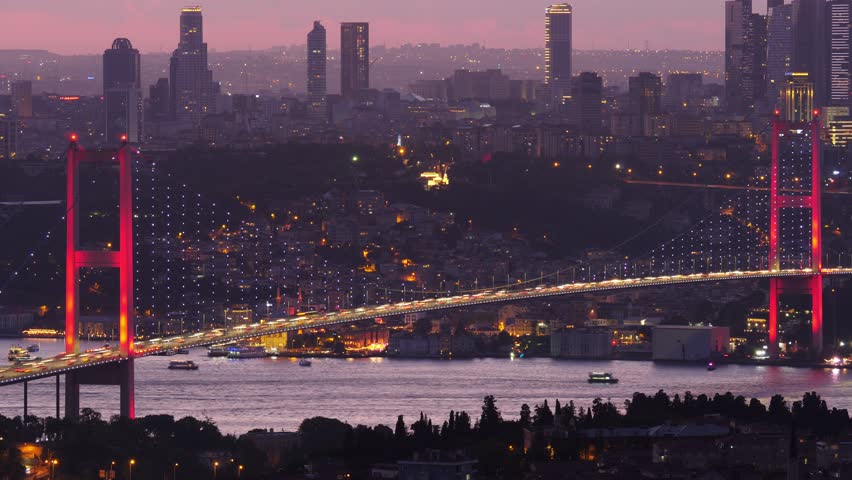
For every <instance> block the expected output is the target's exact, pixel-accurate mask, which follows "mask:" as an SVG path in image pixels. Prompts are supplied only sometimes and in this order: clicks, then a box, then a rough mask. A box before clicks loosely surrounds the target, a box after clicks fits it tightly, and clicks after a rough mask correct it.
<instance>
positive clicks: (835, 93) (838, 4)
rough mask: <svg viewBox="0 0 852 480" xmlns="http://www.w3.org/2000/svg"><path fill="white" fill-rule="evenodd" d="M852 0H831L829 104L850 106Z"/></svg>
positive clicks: (829, 7)
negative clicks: (851, 15) (851, 9)
mask: <svg viewBox="0 0 852 480" xmlns="http://www.w3.org/2000/svg"><path fill="white" fill-rule="evenodd" d="M851 4H852V2H850V0H831V2H830V3H829V4H828V21H829V28H828V34H829V48H830V57H829V77H828V79H829V84H828V95H827V103H826V104H827V105H831V106H842V107H848V106H849V94H850V78H849V76H850V72H849V68H850V43H849V42H850V20H852V18H850V8H851V7H852V5H851Z"/></svg>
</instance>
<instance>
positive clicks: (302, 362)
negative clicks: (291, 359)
mask: <svg viewBox="0 0 852 480" xmlns="http://www.w3.org/2000/svg"><path fill="white" fill-rule="evenodd" d="M299 366H300V367H310V366H311V360H310V359H309V358H302V359H299Z"/></svg>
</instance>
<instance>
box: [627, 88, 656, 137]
mask: <svg viewBox="0 0 852 480" xmlns="http://www.w3.org/2000/svg"><path fill="white" fill-rule="evenodd" d="M629 83H630V92H629V93H630V102H629V105H628V107H629V109H630V111H629V113H630V116H631V117H633V121H632V125H633V128H632V130H633V131H632V132H631V133H632V134H633V135H640V136H641V135H647V134H648V133H649V132H646V131H645V127H644V124H645V119H646V118H647V117H649V116H652V115H659V114H660V113H662V93H663V81H662V79H660V77H658V76H657V75H654V74H653V73H648V72H641V73H640V74H639V75H638V76H635V77H630V82H629Z"/></svg>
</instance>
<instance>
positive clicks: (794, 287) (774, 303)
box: [768, 275, 823, 358]
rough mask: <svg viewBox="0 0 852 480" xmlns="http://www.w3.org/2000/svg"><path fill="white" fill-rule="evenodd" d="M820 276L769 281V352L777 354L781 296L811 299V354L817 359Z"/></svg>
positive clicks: (820, 337)
mask: <svg viewBox="0 0 852 480" xmlns="http://www.w3.org/2000/svg"><path fill="white" fill-rule="evenodd" d="M822 282H823V279H822V275H813V276H811V277H796V278H771V279H769V332H768V333H769V352H770V354H771V355H772V356H777V354H778V319H779V301H780V300H781V296H782V295H808V296H810V297H811V345H810V349H811V354H812V356H814V357H815V358H818V356H819V355H820V354H822V349H823V321H822V313H823V312H822Z"/></svg>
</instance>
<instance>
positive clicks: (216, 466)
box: [213, 462, 219, 479]
mask: <svg viewBox="0 0 852 480" xmlns="http://www.w3.org/2000/svg"><path fill="white" fill-rule="evenodd" d="M218 473H219V462H213V478H214V479H215V478H216V476H217V475H218Z"/></svg>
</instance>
